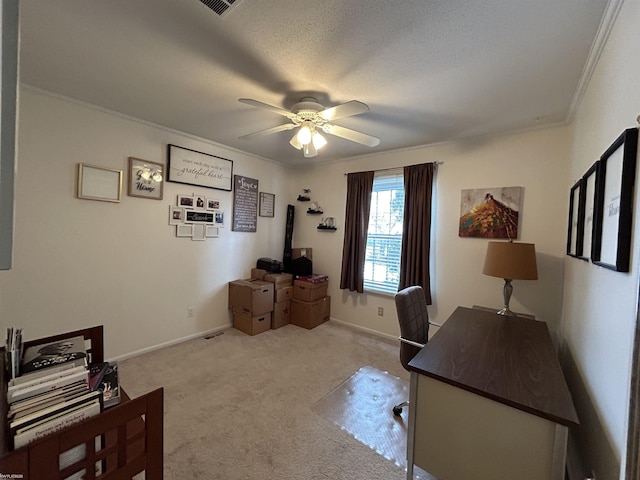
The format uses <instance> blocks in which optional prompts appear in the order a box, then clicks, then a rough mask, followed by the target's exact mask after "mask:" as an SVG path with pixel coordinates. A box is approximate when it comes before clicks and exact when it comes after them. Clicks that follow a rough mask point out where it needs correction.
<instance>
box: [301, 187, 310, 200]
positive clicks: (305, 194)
mask: <svg viewBox="0 0 640 480" xmlns="http://www.w3.org/2000/svg"><path fill="white" fill-rule="evenodd" d="M310 193H311V189H309V188H303V189H302V193H301V194H300V195H298V201H299V202H309V201H311V197H310V196H309V194H310Z"/></svg>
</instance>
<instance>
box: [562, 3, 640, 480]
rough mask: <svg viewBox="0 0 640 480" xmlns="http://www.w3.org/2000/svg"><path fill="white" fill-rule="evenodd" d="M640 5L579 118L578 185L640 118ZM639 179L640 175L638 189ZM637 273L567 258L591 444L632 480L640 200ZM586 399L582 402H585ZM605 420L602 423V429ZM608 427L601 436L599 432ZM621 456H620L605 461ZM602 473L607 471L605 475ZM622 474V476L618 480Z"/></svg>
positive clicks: (634, 6) (607, 52) (573, 346)
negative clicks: (629, 441)
mask: <svg viewBox="0 0 640 480" xmlns="http://www.w3.org/2000/svg"><path fill="white" fill-rule="evenodd" d="M638 45H640V2H637V1H626V2H624V3H623V6H622V9H621V11H620V12H619V14H618V17H617V20H616V23H615V25H614V28H613V30H612V31H611V34H610V36H609V39H608V40H607V44H606V46H605V48H604V50H603V52H602V56H601V58H600V59H599V62H598V64H597V67H596V70H595V72H594V75H593V77H592V79H591V82H590V84H589V87H588V89H587V91H586V94H585V96H584V99H583V101H582V103H581V105H580V107H579V110H578V114H577V116H576V120H575V125H574V128H575V134H574V137H573V153H572V156H571V162H570V170H569V171H570V178H569V179H568V181H567V183H566V185H565V187H566V189H568V188H569V187H570V185H571V184H572V183H573V182H574V181H575V180H577V179H578V178H579V177H580V176H581V175H582V174H583V173H584V172H585V171H586V170H587V169H588V168H589V167H590V166H591V165H592V164H593V162H594V161H595V160H596V159H598V158H599V156H600V155H601V154H602V153H604V151H605V150H606V149H607V148H608V147H609V145H610V144H611V143H612V142H613V141H614V140H615V139H616V138H617V137H618V135H620V133H622V132H623V131H624V130H625V129H626V128H630V127H634V126H636V125H637V124H636V117H637V116H638V114H640V89H639V88H638V85H639V83H638V82H639V79H640V62H638V60H637V58H638V55H637V46H638ZM637 185H638V179H637V178H636V190H637ZM634 209H635V212H634V214H635V218H634V223H633V246H632V255H631V272H629V273H618V272H613V271H610V270H607V269H605V268H601V267H597V266H595V265H593V264H589V263H587V262H582V261H578V260H574V259H570V258H567V259H566V260H565V270H566V278H565V307H564V315H563V317H564V327H565V337H566V341H567V346H568V348H569V350H570V353H571V355H572V356H573V358H574V359H575V361H576V363H577V364H578V375H579V376H580V377H581V378H579V379H576V380H579V381H580V382H581V383H583V384H584V386H585V391H586V394H587V395H588V396H589V398H588V399H586V400H587V401H589V402H590V403H591V404H592V405H593V417H594V418H585V421H584V422H583V424H584V425H583V429H584V431H585V432H587V434H588V435H589V437H590V439H591V451H590V452H589V453H590V457H591V460H592V461H597V462H598V465H597V466H596V471H595V472H594V473H595V474H596V478H616V477H617V475H616V473H617V472H616V468H617V465H616V463H621V464H622V465H623V467H622V468H621V472H620V478H624V462H625V458H626V430H627V415H628V395H629V381H630V374H631V373H630V366H631V359H632V342H633V332H634V327H635V322H636V309H637V297H638V255H639V250H640V242H639V238H638V222H639V221H640V217H639V216H638V213H639V212H638V210H639V209H638V202H637V194H636V197H635V204H634ZM584 400H585V399H580V400H579V401H580V402H583V401H584ZM598 423H601V425H598ZM600 429H602V432H601V433H600V434H599V433H598V430H600ZM602 451H613V455H614V457H615V458H608V459H607V458H605V459H598V458H597V457H598V456H599V452H602ZM597 468H600V470H599V471H598V469H597ZM614 475H615V476H614Z"/></svg>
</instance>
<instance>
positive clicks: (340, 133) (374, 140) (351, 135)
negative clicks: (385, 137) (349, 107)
mask: <svg viewBox="0 0 640 480" xmlns="http://www.w3.org/2000/svg"><path fill="white" fill-rule="evenodd" d="M322 130H323V131H325V132H326V133H329V134H331V135H335V136H336V137H342V138H346V139H347V140H351V141H352V142H357V143H361V144H362V145H367V146H368V147H375V146H377V145H379V144H380V139H379V138H378V137H373V136H371V135H367V134H366V133H360V132H356V131H355V130H351V129H350V128H345V127H341V126H339V125H331V124H330V123H325V124H324V125H323V126H322Z"/></svg>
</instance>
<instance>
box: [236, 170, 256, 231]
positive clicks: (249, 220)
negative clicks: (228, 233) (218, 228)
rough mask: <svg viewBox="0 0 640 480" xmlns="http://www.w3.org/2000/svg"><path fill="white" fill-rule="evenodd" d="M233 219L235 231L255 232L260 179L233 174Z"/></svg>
mask: <svg viewBox="0 0 640 480" xmlns="http://www.w3.org/2000/svg"><path fill="white" fill-rule="evenodd" d="M233 183H234V189H233V220H232V222H231V230H232V231H234V232H255V231H256V224H257V222H258V180H257V179H255V178H249V177H244V176H242V175H234V176H233Z"/></svg>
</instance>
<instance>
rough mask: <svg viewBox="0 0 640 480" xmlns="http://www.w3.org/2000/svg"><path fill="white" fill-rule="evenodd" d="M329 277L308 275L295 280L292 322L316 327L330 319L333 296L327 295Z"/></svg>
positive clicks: (302, 325) (307, 326) (300, 325)
mask: <svg viewBox="0 0 640 480" xmlns="http://www.w3.org/2000/svg"><path fill="white" fill-rule="evenodd" d="M328 286H329V277H327V276H326V275H308V276H304V277H298V278H297V279H296V280H295V281H294V282H293V300H291V323H292V324H293V325H298V326H299V327H304V328H309V329H311V328H314V327H317V326H318V325H320V324H321V323H323V322H326V321H327V320H329V316H330V313H331V297H328V296H327V287H328Z"/></svg>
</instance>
